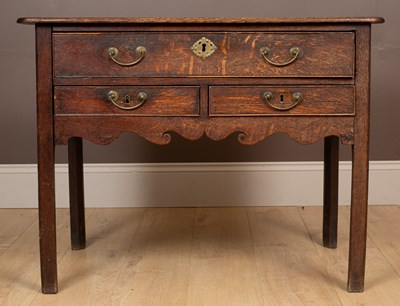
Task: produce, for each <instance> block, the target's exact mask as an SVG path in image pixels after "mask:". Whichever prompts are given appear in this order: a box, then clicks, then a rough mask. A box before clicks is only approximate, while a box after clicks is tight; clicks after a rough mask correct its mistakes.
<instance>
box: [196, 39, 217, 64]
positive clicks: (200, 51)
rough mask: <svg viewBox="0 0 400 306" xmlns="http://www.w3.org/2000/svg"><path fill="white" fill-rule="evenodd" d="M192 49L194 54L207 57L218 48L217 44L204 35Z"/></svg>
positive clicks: (203, 57)
mask: <svg viewBox="0 0 400 306" xmlns="http://www.w3.org/2000/svg"><path fill="white" fill-rule="evenodd" d="M190 49H191V50H192V51H193V53H194V54H196V55H197V56H199V57H201V58H202V59H205V58H207V57H209V56H210V55H211V54H213V53H214V52H215V50H217V46H216V45H215V44H214V43H213V42H212V41H211V40H209V39H208V38H205V37H202V38H200V39H199V40H198V41H196V42H195V43H194V44H193V46H192V47H191V48H190Z"/></svg>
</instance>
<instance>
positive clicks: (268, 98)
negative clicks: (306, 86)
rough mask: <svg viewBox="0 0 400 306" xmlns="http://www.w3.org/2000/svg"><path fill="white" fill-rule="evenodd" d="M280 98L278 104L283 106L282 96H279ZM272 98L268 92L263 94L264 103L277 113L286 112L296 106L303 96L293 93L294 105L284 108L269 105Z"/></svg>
mask: <svg viewBox="0 0 400 306" xmlns="http://www.w3.org/2000/svg"><path fill="white" fill-rule="evenodd" d="M280 97H281V101H280V102H281V103H282V104H283V95H280ZM273 98H274V95H273V94H272V92H270V91H267V92H265V93H264V95H263V99H264V101H265V102H267V103H268V105H269V106H271V107H272V108H273V109H276V110H279V111H286V110H289V109H292V108H294V107H295V106H296V105H297V104H299V103H300V102H301V101H302V100H303V95H302V94H301V93H299V92H295V93H293V94H292V99H293V101H294V103H293V104H292V105H290V106H286V107H279V106H275V105H273V104H271V101H272V99H273Z"/></svg>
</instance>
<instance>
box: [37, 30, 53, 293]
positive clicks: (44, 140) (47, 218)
mask: <svg viewBox="0 0 400 306" xmlns="http://www.w3.org/2000/svg"><path fill="white" fill-rule="evenodd" d="M51 54H52V37H51V27H50V26H49V25H38V26H37V27H36V74H37V76H36V79H37V83H36V87H37V89H36V95H37V98H36V104H37V150H38V183H39V184H38V185H39V229H40V230H39V238H40V253H41V256H40V263H41V264H40V266H41V271H42V291H43V293H57V291H58V284H57V246H56V232H55V230H56V213H55V209H56V203H55V182H54V180H55V173H54V163H55V156H54V148H55V144H54V126H53V87H52V55H51Z"/></svg>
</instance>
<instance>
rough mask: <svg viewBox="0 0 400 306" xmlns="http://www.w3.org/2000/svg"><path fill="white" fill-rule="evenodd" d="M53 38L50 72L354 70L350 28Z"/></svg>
mask: <svg viewBox="0 0 400 306" xmlns="http://www.w3.org/2000/svg"><path fill="white" fill-rule="evenodd" d="M203 37H204V38H205V39H208V40H209V41H211V42H212V43H213V45H212V44H211V43H209V41H206V40H205V41H204V40H203V41H202V40H201V39H202V38H203ZM196 42H197V45H196V44H195V43H196ZM53 43H54V76H55V77H184V76H193V77H202V76H205V77H212V76H215V77H353V75H354V57H355V55H354V54H355V45H354V33H352V32H307V33H302V32H292V33H263V32H239V33H235V32H211V33H202V32H199V33H187V32H182V33H176V32H167V33H165V32H164V33H158V32H150V33H149V32H147V33H146V32H135V33H133V32H121V33H90V34H88V33H86V34H85V33H56V34H54V36H53ZM203 45H204V46H203ZM193 46H197V47H196V48H195V49H196V50H197V52H198V53H199V55H196V54H195V53H194V51H193V50H192V49H193V48H192V47H193ZM214 46H215V47H216V49H215V50H214ZM138 47H144V48H145V51H144V49H143V48H138ZM201 47H203V48H201ZM110 48H114V49H113V50H114V51H110ZM296 48H297V49H296ZM211 49H213V50H211ZM260 50H264V52H265V53H264V55H263V54H262V52H261V51H260ZM266 50H268V53H267V51H266ZM296 50H298V51H299V52H297V53H293V52H292V51H294V52H295V51H296ZM136 51H138V52H139V53H137V52H136ZM203 51H204V52H203ZM209 51H211V52H213V53H212V54H211V55H209V56H207V57H205V58H203V55H206V54H208V52H209ZM110 52H111V53H112V56H111V55H110ZM140 52H141V53H140ZM118 62H119V63H118ZM126 64H132V65H126Z"/></svg>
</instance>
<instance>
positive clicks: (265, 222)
mask: <svg viewBox="0 0 400 306" xmlns="http://www.w3.org/2000/svg"><path fill="white" fill-rule="evenodd" d="M248 213H249V221H250V225H251V232H252V235H253V242H254V250H255V259H256V262H257V266H258V270H259V273H260V282H261V288H262V292H263V296H264V301H265V304H266V305H307V304H315V305H340V300H339V298H338V296H337V294H336V292H334V291H333V290H332V285H331V282H330V280H329V277H328V275H327V273H326V271H325V268H324V265H323V262H322V261H321V258H320V257H319V256H318V254H317V253H316V252H315V249H314V248H313V247H312V241H311V240H310V237H309V234H308V232H307V230H306V229H305V228H304V224H303V222H302V220H301V217H300V215H299V213H298V211H297V208H295V207H285V208H261V207H260V208H248ZM282 288H284V289H283V290H282Z"/></svg>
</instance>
